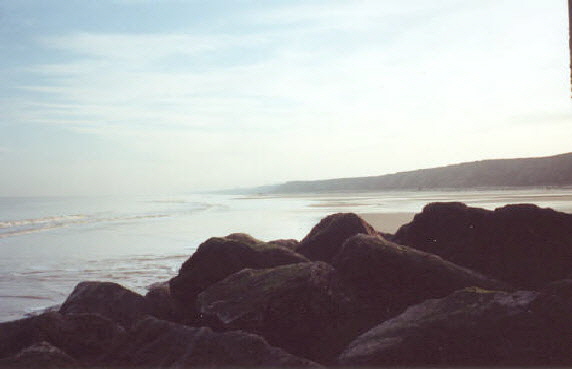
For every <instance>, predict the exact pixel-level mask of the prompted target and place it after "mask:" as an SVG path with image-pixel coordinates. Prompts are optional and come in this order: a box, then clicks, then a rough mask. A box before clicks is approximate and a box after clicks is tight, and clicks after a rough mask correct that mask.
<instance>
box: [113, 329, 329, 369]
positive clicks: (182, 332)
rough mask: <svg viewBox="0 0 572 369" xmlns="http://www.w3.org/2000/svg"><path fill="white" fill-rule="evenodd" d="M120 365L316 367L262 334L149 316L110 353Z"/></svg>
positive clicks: (167, 366)
mask: <svg viewBox="0 0 572 369" xmlns="http://www.w3.org/2000/svg"><path fill="white" fill-rule="evenodd" d="M105 362H106V363H107V365H110V366H117V367H144V368H175V367H176V368H185V367H201V368H203V367H205V368H206V367H208V368H211V367H223V368H231V367H265V368H269V367H270V368H273V367H317V366H318V365H317V364H315V363H313V362H311V361H309V360H306V359H302V358H298V357H295V356H293V355H291V354H289V353H287V352H285V351H284V350H282V349H280V348H277V347H272V346H270V345H269V344H268V343H267V342H266V341H265V340H264V339H263V338H262V337H259V336H256V335H253V334H249V333H245V332H224V333H216V332H213V331H212V330H211V329H210V328H207V327H200V328H199V327H188V326H183V325H179V324H174V323H171V322H166V321H162V320H158V319H155V318H147V319H143V320H141V321H139V322H138V323H137V324H136V325H135V326H134V327H133V329H132V332H131V339H130V340H129V342H127V343H126V344H125V345H123V346H121V347H118V348H117V349H116V350H115V352H112V353H110V354H109V355H108V359H107V360H106V361H105Z"/></svg>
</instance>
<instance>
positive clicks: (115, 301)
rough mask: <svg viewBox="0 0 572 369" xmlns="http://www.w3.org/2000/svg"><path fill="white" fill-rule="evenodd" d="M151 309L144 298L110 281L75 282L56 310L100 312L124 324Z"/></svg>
mask: <svg viewBox="0 0 572 369" xmlns="http://www.w3.org/2000/svg"><path fill="white" fill-rule="evenodd" d="M150 312H151V310H150V307H149V305H148V303H147V300H145V298H144V297H143V296H141V295H139V294H137V293H135V292H133V291H130V290H128V289H126V288H125V287H123V286H121V285H119V284H117V283H112V282H95V281H87V282H81V283H79V284H78V285H77V286H76V287H75V288H74V290H73V292H72V293H71V294H70V295H69V296H68V298H67V299H66V301H65V302H64V303H63V304H62V306H61V307H60V313H62V314H72V313H94V314H101V315H103V316H105V317H107V318H109V319H111V320H113V321H114V322H117V323H119V324H122V325H123V326H125V327H129V326H131V325H132V324H133V323H134V322H136V321H137V320H138V319H141V318H142V317H144V316H146V315H147V314H149V313H150Z"/></svg>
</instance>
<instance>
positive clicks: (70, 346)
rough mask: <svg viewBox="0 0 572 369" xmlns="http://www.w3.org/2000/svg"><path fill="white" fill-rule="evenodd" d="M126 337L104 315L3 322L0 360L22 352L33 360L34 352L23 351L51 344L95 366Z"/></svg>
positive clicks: (49, 315) (0, 325)
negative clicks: (31, 356)
mask: <svg viewBox="0 0 572 369" xmlns="http://www.w3.org/2000/svg"><path fill="white" fill-rule="evenodd" d="M125 337H126V333H125V330H124V328H123V327H122V326H120V325H118V324H116V323H114V322H112V321H111V320H109V319H107V318H104V317H103V316H101V315H96V314H70V315H62V314H60V313H57V312H50V313H44V314H42V315H38V316H34V317H31V318H26V319H20V320H15V321H11V322H5V323H0V358H7V357H11V356H14V355H18V353H19V352H20V353H21V355H26V357H30V352H25V351H24V352H21V351H22V350H24V349H26V348H28V347H30V346H34V345H35V344H39V343H41V342H47V343H49V344H50V345H52V346H54V347H57V348H58V349H60V350H62V351H63V352H64V353H65V354H66V355H69V356H71V357H72V358H74V359H76V360H79V361H81V362H83V363H93V362H96V361H97V360H98V359H99V358H100V357H101V356H102V355H104V354H106V353H107V352H109V351H110V350H112V348H113V347H114V346H115V345H117V344H119V343H121V342H122V340H124V339H125ZM37 351H38V350H35V352H36V353H37ZM52 353H53V354H57V353H54V352H52ZM59 356H60V358H62V355H59Z"/></svg>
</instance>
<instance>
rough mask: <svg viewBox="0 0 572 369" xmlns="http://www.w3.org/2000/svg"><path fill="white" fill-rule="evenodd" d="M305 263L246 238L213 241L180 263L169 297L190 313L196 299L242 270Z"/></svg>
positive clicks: (289, 252) (235, 236)
mask: <svg viewBox="0 0 572 369" xmlns="http://www.w3.org/2000/svg"><path fill="white" fill-rule="evenodd" d="M307 261H308V259H306V258H305V257H304V256H302V255H299V254H297V253H296V252H294V251H292V250H289V249H287V248H285V247H281V246H277V245H273V244H269V243H266V242H262V241H260V240H257V239H255V238H253V237H251V236H249V235H247V234H243V233H234V234H231V235H229V236H226V237H213V238H210V239H208V240H207V241H205V242H203V243H202V244H201V245H200V246H199V248H198V249H197V251H195V253H194V254H193V255H192V256H191V257H190V258H189V259H187V261H185V262H184V263H183V265H182V266H181V270H180V271H179V274H178V275H177V276H176V277H175V278H173V279H171V281H170V285H171V294H172V295H173V297H174V298H175V299H176V300H177V301H178V302H179V303H180V304H181V305H183V306H184V307H185V308H186V309H191V307H192V306H193V305H194V300H195V298H196V296H197V295H198V294H199V293H201V292H202V291H203V290H204V289H205V288H207V287H208V286H210V285H211V284H213V283H215V282H218V281H220V280H222V279H224V278H226V277H227V276H229V275H231V274H233V273H236V272H238V271H240V270H242V269H245V268H252V269H263V268H272V267H275V266H278V265H284V264H292V263H300V262H307ZM186 313H187V315H190V314H192V312H190V314H189V312H188V311H187V312H186Z"/></svg>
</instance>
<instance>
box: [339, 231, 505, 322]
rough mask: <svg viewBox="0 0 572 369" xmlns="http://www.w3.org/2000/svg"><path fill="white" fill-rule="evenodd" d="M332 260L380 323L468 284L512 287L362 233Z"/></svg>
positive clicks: (364, 306) (433, 256) (431, 255)
mask: <svg viewBox="0 0 572 369" xmlns="http://www.w3.org/2000/svg"><path fill="white" fill-rule="evenodd" d="M332 264H333V266H334V267H335V268H336V270H337V271H338V272H339V274H340V276H341V277H342V278H343V280H344V281H345V282H347V283H348V284H349V285H350V286H351V287H352V289H353V291H354V292H355V293H356V295H357V297H358V298H359V299H360V306H361V307H362V308H363V309H364V310H367V311H368V313H367V314H362V315H365V316H364V318H365V317H368V316H369V319H373V320H374V321H375V320H376V319H377V322H380V321H381V320H383V319H385V318H388V317H390V316H393V315H395V314H397V313H401V312H402V311H403V310H404V309H405V308H407V307H408V306H410V305H413V304H417V303H420V302H422V301H425V300H427V299H430V298H437V297H445V296H447V295H449V294H451V293H452V292H454V291H456V290H459V289H462V288H464V287H469V286H480V287H483V288H487V289H496V290H506V289H508V288H509V287H508V286H507V285H506V284H504V283H501V282H498V281H495V280H493V279H491V278H488V277H485V276H483V275H481V274H478V273H475V272H473V271H470V270H468V269H466V268H463V267H460V266H458V265H456V264H453V263H451V262H449V261H446V260H443V259H442V258H440V257H439V256H436V255H433V254H429V253H426V252H422V251H419V250H415V249H412V248H410V247H407V246H402V245H398V244H395V243H393V242H390V241H387V240H386V239H384V238H381V237H376V236H368V235H362V234H360V235H356V236H353V237H351V238H349V239H348V240H347V241H346V242H345V243H344V245H343V247H342V249H341V251H340V252H339V253H338V255H337V256H336V257H335V258H334V260H333V262H332Z"/></svg>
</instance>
